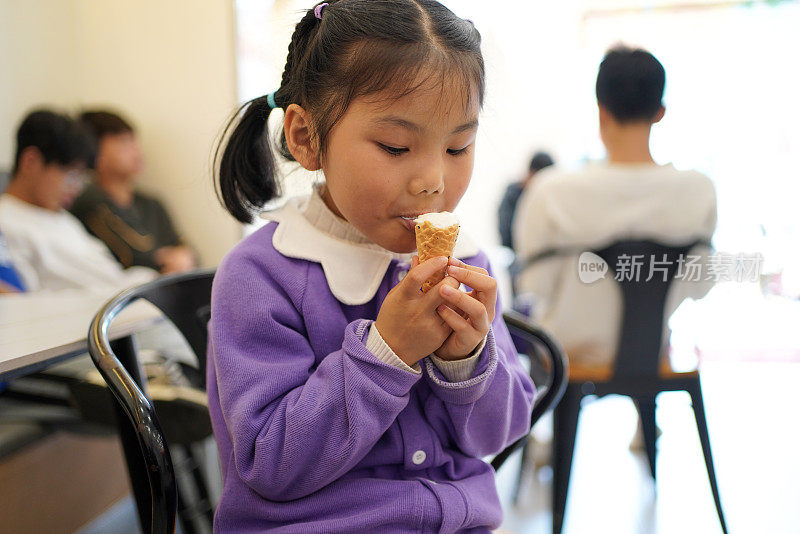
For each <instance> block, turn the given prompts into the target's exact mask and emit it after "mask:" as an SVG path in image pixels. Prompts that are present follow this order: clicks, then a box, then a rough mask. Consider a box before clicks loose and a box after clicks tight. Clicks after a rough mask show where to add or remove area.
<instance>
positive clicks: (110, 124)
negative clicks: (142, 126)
mask: <svg viewBox="0 0 800 534" xmlns="http://www.w3.org/2000/svg"><path fill="white" fill-rule="evenodd" d="M78 120H79V121H80V123H81V124H82V125H83V126H84V127H86V129H87V130H88V131H89V132H91V134H92V136H93V137H94V141H95V143H94V144H95V150H94V155H93V156H92V164H91V165H90V168H92V169H94V168H95V163H96V160H97V151H98V150H99V149H100V141H102V140H103V138H104V137H106V136H107V135H119V134H123V133H131V134H132V133H133V132H134V130H133V126H131V123H130V122H128V121H127V120H125V119H123V118H122V116H121V115H118V114H116V113H113V112H111V111H107V110H94V111H84V112H83V113H81V114H80V115H78Z"/></svg>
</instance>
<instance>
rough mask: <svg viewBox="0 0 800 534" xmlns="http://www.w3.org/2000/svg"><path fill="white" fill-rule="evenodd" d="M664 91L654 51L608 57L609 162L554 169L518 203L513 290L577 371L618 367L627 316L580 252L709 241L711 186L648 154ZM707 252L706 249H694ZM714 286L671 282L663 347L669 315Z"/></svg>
mask: <svg viewBox="0 0 800 534" xmlns="http://www.w3.org/2000/svg"><path fill="white" fill-rule="evenodd" d="M664 85H665V72H664V68H663V66H662V65H661V63H660V62H659V61H658V60H657V59H656V58H655V57H654V56H653V55H652V54H650V53H649V52H647V51H645V50H641V49H631V48H627V47H623V46H620V47H616V48H613V49H611V50H610V51H608V53H607V54H606V56H605V58H604V59H603V61H602V63H601V64H600V69H599V72H598V75H597V83H596V93H597V104H598V111H599V121H600V137H601V139H602V142H603V144H604V145H605V148H606V151H607V153H608V159H607V161H604V162H601V163H595V164H590V165H588V166H586V167H585V168H584V169H582V170H579V171H576V172H563V171H558V170H553V171H548V173H547V174H546V175H545V176H542V177H541V178H540V179H539V180H537V181H536V183H534V184H533V185H532V186H531V187H530V188H528V189H527V190H526V192H525V193H523V195H522V198H521V199H520V202H519V207H518V210H517V217H516V221H515V227H514V231H515V234H514V240H515V246H516V248H517V253H518V259H519V260H520V273H519V276H518V278H517V281H516V283H517V288H518V290H519V292H520V294H526V295H528V296H530V297H531V298H530V301H531V302H532V306H531V307H532V310H531V315H532V316H533V318H534V319H535V320H537V321H538V322H540V323H541V324H542V325H543V326H544V327H545V328H547V329H549V330H550V331H551V332H553V334H555V336H556V337H557V338H558V339H559V341H560V342H561V343H562V345H563V346H564V348H565V350H566V352H567V354H568V356H569V359H570V362H571V363H572V364H573V365H574V364H576V363H577V364H582V365H588V366H593V367H594V366H596V367H603V366H609V365H611V364H612V363H613V361H614V359H615V357H616V349H617V341H618V340H617V338H618V334H619V322H620V320H621V314H622V298H621V296H620V294H619V289H618V287H617V282H616V281H615V280H614V276H613V273H614V271H613V268H614V266H609V268H610V269H609V272H610V273H611V275H610V276H606V277H605V278H604V279H601V280H599V281H597V282H595V283H592V284H584V283H582V282H581V281H580V279H579V277H578V265H577V258H578V256H579V254H580V253H581V252H584V251H590V250H597V249H601V248H603V247H605V246H608V245H611V244H612V243H614V242H615V241H620V240H629V239H640V240H653V241H657V242H661V243H667V244H687V243H691V242H694V241H698V240H699V241H706V242H707V241H709V240H710V239H711V235H712V234H713V233H714V228H715V226H716V220H717V217H716V213H717V212H716V194H715V191H714V186H713V184H712V182H711V180H709V179H708V178H707V177H706V176H704V175H703V174H701V173H699V172H696V171H692V170H688V171H679V170H677V169H675V168H674V167H673V166H672V165H671V164H666V165H658V164H656V163H655V161H654V160H653V157H652V155H651V153H650V131H651V128H652V126H653V125H654V124H655V123H657V122H658V121H660V120H661V118H662V117H663V116H664V111H665V109H664V105H663V104H662V97H663V94H664ZM707 254H708V247H707V246H706V247H695V249H693V250H691V251H690V252H689V255H690V256H691V255H698V256H707ZM537 258H538V259H537ZM711 285H713V282H706V281H700V282H693V281H691V280H681V279H677V280H676V281H675V282H674V283H673V284H672V286H671V287H670V292H669V294H668V296H667V302H666V309H665V324H664V328H665V336H664V341H665V345H666V344H668V343H669V334H670V332H669V329H668V328H667V326H666V323H667V320H668V319H669V317H670V315H672V313H673V312H674V311H675V309H677V307H678V305H679V304H680V303H681V301H683V299H684V298H686V297H694V298H700V297H702V296H704V295H705V294H706V293H707V292H708V290H709V289H710V288H711Z"/></svg>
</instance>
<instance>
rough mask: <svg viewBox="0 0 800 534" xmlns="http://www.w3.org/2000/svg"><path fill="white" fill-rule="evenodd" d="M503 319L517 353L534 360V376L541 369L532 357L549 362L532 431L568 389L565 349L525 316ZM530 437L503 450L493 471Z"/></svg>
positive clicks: (509, 314) (535, 404)
mask: <svg viewBox="0 0 800 534" xmlns="http://www.w3.org/2000/svg"><path fill="white" fill-rule="evenodd" d="M503 319H504V320H505V323H506V326H507V327H508V331H509V332H510V333H511V339H512V341H513V342H514V346H515V347H516V349H517V352H518V353H519V354H523V355H526V356H528V357H530V358H531V360H532V361H531V374H533V367H534V366H535V365H537V362H534V361H533V356H532V355H533V354H541V353H542V352H543V354H544V356H545V358H546V360H545V361H546V365H545V367H546V368H547V370H548V379H547V383H546V385H545V386H543V387H540V388H539V391H537V394H536V399H535V400H534V402H533V412H532V413H531V428H533V425H535V424H536V422H537V421H538V420H539V418H540V417H542V415H544V414H546V413H547V412H548V411H550V410H552V409H553V408H554V407H555V405H556V404H558V401H559V400H561V396H562V395H563V394H564V390H565V389H566V387H567V379H568V376H569V363H568V361H567V356H566V354H565V353H564V351H563V350H562V348H561V346H560V345H559V344H558V343H557V342H556V341H555V340H554V339H553V338H552V337H551V336H550V334H548V333H547V332H545V331H544V330H542V329H541V328H539V327H538V326H536V325H535V324H533V323H532V322H531V321H530V320H529V319H528V318H526V317H525V316H524V315H522V314H519V313H517V312H512V311H507V312H505V313H504V314H503ZM541 349H543V351H542V350H541ZM529 435H530V434H528V435H526V436H523V437H522V438H520V439H518V440H517V441H515V442H514V443H512V444H511V445H509V446H508V447H506V448H505V449H503V450H502V451H501V452H500V453H499V454H498V455H497V456H495V457H494V459H493V460H492V467H494V469H495V470H497V469H499V468H500V466H501V465H503V463H504V462H505V461H506V460H507V459H508V457H509V456H511V454H512V453H513V452H514V451H516V450H517V449H519V448H520V447H522V446H523V445H524V444H525V442H526V441H527V440H528V437H529Z"/></svg>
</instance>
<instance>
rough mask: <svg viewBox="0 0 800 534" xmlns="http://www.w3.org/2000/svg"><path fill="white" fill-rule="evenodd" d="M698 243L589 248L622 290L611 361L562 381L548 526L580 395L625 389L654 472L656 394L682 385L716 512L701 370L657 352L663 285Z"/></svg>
mask: <svg viewBox="0 0 800 534" xmlns="http://www.w3.org/2000/svg"><path fill="white" fill-rule="evenodd" d="M698 245H701V246H702V245H703V243H697V242H695V243H689V244H685V245H682V246H669V245H662V244H658V243H653V242H648V241H627V242H620V243H616V244H613V245H611V246H609V247H607V248H605V249H603V250H599V251H596V255H597V256H599V257H600V258H602V260H603V261H604V262H605V263H606V265H609V266H614V267H612V269H613V270H612V271H611V272H612V273H616V275H615V276H614V279H615V280H616V281H617V282H618V286H619V289H620V292H621V294H622V301H623V306H622V325H621V328H620V329H619V333H618V338H619V342H618V345H617V346H618V349H617V355H616V359H615V361H614V364H613V366H607V365H599V366H591V365H572V366H571V367H570V376H569V385H568V386H567V389H566V392H565V393H564V396H563V398H562V400H561V403H560V404H559V405H558V406H557V407H556V409H555V413H554V418H553V426H554V429H553V434H554V435H553V534H559V533H560V532H561V527H562V524H563V521H564V515H565V510H566V503H567V490H568V487H569V477H570V472H571V470H572V456H573V451H574V449H575V437H576V434H577V430H578V417H579V414H580V409H581V401H582V400H583V397H584V396H590V395H596V396H598V397H602V396H604V395H625V396H627V397H630V398H631V399H632V400H633V402H634V404H635V405H636V408H637V410H638V411H639V416H640V421H641V427H642V429H643V431H644V432H643V433H644V441H645V446H646V453H647V458H648V462H649V464H650V474H651V475H652V476H653V480H655V477H656V431H657V429H656V397H657V396H658V394H659V393H662V392H664V391H686V392H687V393H689V395H690V397H691V399H692V408H693V410H694V416H695V422H696V424H697V431H698V435H699V437H700V444H701V447H702V450H703V457H704V459H705V463H706V470H707V472H708V479H709V482H710V483H711V492H712V494H713V496H714V503H715V504H716V508H717V514H718V515H719V521H720V524H721V525H722V530H723V532H727V527H726V525H725V518H724V516H723V513H722V504H721V502H720V497H719V491H718V489H717V479H716V475H715V473H714V463H713V460H712V456H711V443H710V440H709V437H708V428H707V425H706V416H705V409H704V404H703V395H702V392H701V388H700V375H699V373H698V371H697V370H696V369H695V370H693V371H688V372H677V371H675V370H673V369H672V367H671V366H670V365H669V362H668V360H667V359H664V358H661V354H662V347H663V346H664V344H663V342H662V336H663V325H664V322H665V313H664V312H665V304H666V302H667V293H668V291H669V287H670V285H671V284H672V282H673V280H674V279H675V276H676V274H678V271H679V267H680V265H681V258H685V257H686V255H687V254H688V252H689V251H690V250H692V249H693V248H695V247H696V246H698ZM625 258H642V259H643V267H644V270H645V271H646V272H648V273H650V277H648V278H645V277H641V278H640V277H636V276H630V272H629V270H628V268H629V265H630V264H629V263H626V261H625Z"/></svg>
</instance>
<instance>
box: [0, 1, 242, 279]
mask: <svg viewBox="0 0 800 534" xmlns="http://www.w3.org/2000/svg"><path fill="white" fill-rule="evenodd" d="M9 4H11V5H9ZM0 50H2V51H3V52H0V54H2V56H0V68H2V72H4V73H11V76H8V77H6V76H3V77H2V79H0V95H2V99H1V100H2V102H0V120H2V124H3V126H4V130H5V131H6V132H10V133H13V130H14V128H16V125H17V124H18V123H19V120H20V119H21V117H22V116H23V115H24V113H25V112H26V111H27V110H28V109H30V107H32V106H33V105H36V104H51V105H56V106H59V107H61V108H64V109H67V110H70V111H73V110H77V109H80V108H82V107H87V106H92V107H94V106H106V105H107V106H110V107H112V108H115V109H117V110H119V111H121V112H122V113H123V114H125V115H126V116H128V117H129V118H130V119H131V120H132V122H133V123H134V126H135V127H136V128H137V131H138V134H139V138H140V140H141V143H142V146H143V149H144V153H145V157H146V170H145V172H144V173H143V175H142V176H141V178H140V185H141V187H142V189H144V190H146V191H149V192H152V193H155V194H157V195H158V196H160V197H161V198H162V199H163V200H164V202H165V203H166V205H167V207H168V209H169V211H170V212H171V213H172V215H173V218H174V219H175V223H176V225H177V226H178V229H179V231H180V232H181V233H182V234H183V235H185V236H186V238H187V241H188V242H189V243H190V244H191V245H192V246H193V247H195V248H196V249H197V250H198V251H199V253H200V256H201V259H202V263H203V264H205V265H214V264H217V263H218V262H219V261H220V259H221V258H222V256H223V255H224V254H225V252H226V251H227V250H228V249H229V248H230V247H231V246H233V245H234V244H235V243H236V241H237V240H238V239H239V236H240V235H241V230H240V227H239V225H238V224H235V222H234V221H233V219H232V218H231V217H230V216H228V215H226V214H225V212H224V211H223V210H222V209H221V208H220V207H219V205H218V203H217V201H216V198H215V196H214V193H213V187H212V182H211V175H210V168H211V165H210V158H211V154H212V149H213V144H214V140H215V137H216V136H217V135H218V134H219V132H220V131H221V130H222V128H223V126H224V124H225V121H226V119H227V117H228V115H229V114H230V113H231V112H232V111H233V109H234V107H235V105H236V87H235V86H236V81H235V80H236V76H235V60H234V37H233V8H232V4H231V2H228V1H224V0H197V1H194V2H189V1H188V0H183V1H173V2H158V1H156V0H145V1H139V2H104V1H101V0H71V1H63V0H62V1H59V0H49V1H48V0H34V1H31V2H24V3H23V2H13V3H11V2H5V3H3V5H2V7H0ZM6 95H9V96H10V98H6ZM12 146H13V142H12V139H11V135H9V134H5V137H4V138H3V142H2V144H0V167H8V166H10V164H11V159H12V155H11V151H12V150H13V148H12Z"/></svg>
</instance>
